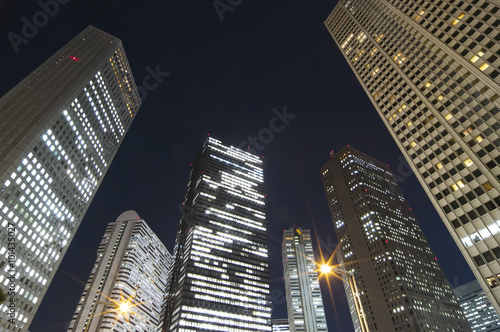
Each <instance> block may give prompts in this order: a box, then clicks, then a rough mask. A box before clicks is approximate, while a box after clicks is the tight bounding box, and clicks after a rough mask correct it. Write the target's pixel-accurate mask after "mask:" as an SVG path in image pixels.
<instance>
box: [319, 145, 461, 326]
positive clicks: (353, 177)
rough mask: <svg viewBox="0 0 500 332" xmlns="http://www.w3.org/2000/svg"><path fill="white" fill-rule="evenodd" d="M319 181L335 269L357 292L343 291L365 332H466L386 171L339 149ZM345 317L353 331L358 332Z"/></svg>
mask: <svg viewBox="0 0 500 332" xmlns="http://www.w3.org/2000/svg"><path fill="white" fill-rule="evenodd" d="M321 175H322V180H323V186H324V189H325V193H326V196H327V200H328V205H329V207H330V212H331V215H332V219H333V223H334V227H335V232H336V233H337V238H338V239H339V241H340V244H339V245H340V248H339V250H340V253H341V263H342V267H343V268H344V269H345V270H347V271H349V272H351V273H353V275H354V277H355V281H356V285H357V291H355V290H353V289H351V288H350V286H349V287H346V289H349V292H347V299H348V301H349V302H352V301H353V297H355V296H358V295H356V293H357V294H359V300H360V301H358V303H360V304H361V305H362V309H363V310H362V312H363V313H364V315H365V317H366V322H367V325H368V330H369V331H403V330H404V331H440V332H442V331H450V332H451V331H470V327H469V325H468V324H467V321H466V320H465V317H464V314H463V313H462V310H461V309H460V306H459V305H458V303H457V300H456V298H455V296H454V295H453V292H452V290H451V287H450V285H449V284H448V281H447V280H446V277H445V275H444V273H443V271H442V270H441V267H440V266H439V264H438V263H437V259H436V258H435V256H434V254H433V252H432V250H431V248H430V247H429V244H428V243H427V240H426V238H425V236H424V234H423V232H422V230H421V229H420V226H419V225H418V223H417V221H416V220H415V217H414V215H413V212H412V211H411V208H410V206H409V205H408V203H407V201H406V199H405V197H404V196H403V193H402V192H401V189H400V188H399V186H398V184H397V182H396V179H395V178H394V176H393V175H392V173H391V171H390V169H389V167H388V166H387V165H385V164H382V163H381V162H379V161H377V160H375V159H373V158H371V157H369V156H367V155H365V154H363V153H361V152H359V151H357V150H355V149H353V148H351V147H344V148H342V149H341V150H340V151H339V152H338V153H336V154H335V155H333V156H332V157H331V158H330V160H329V161H328V162H327V163H326V164H325V166H323V167H322V168H321ZM357 298H358V297H357ZM350 307H351V308H352V307H353V305H352V303H350ZM351 315H352V316H353V323H354V325H355V328H356V331H366V329H362V327H360V325H361V324H362V323H360V322H359V320H358V319H357V315H356V313H355V312H353V310H351Z"/></svg>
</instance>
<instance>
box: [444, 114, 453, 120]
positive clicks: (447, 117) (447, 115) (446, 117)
mask: <svg viewBox="0 0 500 332" xmlns="http://www.w3.org/2000/svg"><path fill="white" fill-rule="evenodd" d="M444 118H445V119H446V120H449V119H451V118H452V116H451V113H448V114H446V115H445V116H444Z"/></svg>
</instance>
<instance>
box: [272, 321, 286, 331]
mask: <svg viewBox="0 0 500 332" xmlns="http://www.w3.org/2000/svg"><path fill="white" fill-rule="evenodd" d="M272 325H273V332H290V328H289V326H288V319H287V318H280V319H273V320H272Z"/></svg>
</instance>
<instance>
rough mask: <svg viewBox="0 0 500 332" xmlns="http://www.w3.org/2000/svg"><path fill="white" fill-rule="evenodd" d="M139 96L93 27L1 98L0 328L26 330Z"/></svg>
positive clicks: (124, 64) (111, 43)
mask: <svg viewBox="0 0 500 332" xmlns="http://www.w3.org/2000/svg"><path fill="white" fill-rule="evenodd" d="M140 104H141V101H140V98H139V93H138V91H137V88H136V86H135V83H134V79H133V77H132V73H131V71H130V67H129V65H128V61H127V58H126V56H125V52H124V50H123V46H122V43H121V41H120V40H119V39H117V38H115V37H113V36H111V35H108V34H107V33H105V32H103V31H100V30H98V29H96V28H94V27H88V28H86V29H85V30H84V31H83V32H81V33H80V34H79V35H77V36H76V37H75V38H74V39H73V40H71V41H70V42H69V43H68V44H66V45H65V46H64V47H63V48H62V49H60V50H59V51H58V52H56V53H55V54H54V55H53V56H52V57H50V58H49V59H48V60H47V61H45V62H44V63H43V64H42V65H40V67H38V68H37V69H36V70H34V71H33V72H32V73H31V74H30V75H28V76H27V77H26V78H25V79H24V80H22V81H21V82H20V83H19V84H17V85H16V86H15V87H14V88H13V89H12V90H10V91H9V92H7V94H6V95H4V96H3V97H2V98H1V99H0V268H1V270H2V273H1V274H0V287H2V289H3V290H4V291H5V292H6V293H7V295H8V296H7V300H6V301H5V302H4V303H3V304H2V305H0V330H5V331H7V330H9V331H26V330H27V329H28V327H29V325H30V323H31V320H32V319H33V317H34V315H35V313H36V311H37V308H38V306H39V304H40V302H41V301H42V298H43V296H44V294H45V292H46V291H47V288H48V287H49V284H50V282H51V280H52V278H53V276H54V273H55V272H56V270H57V268H58V266H59V264H60V262H61V260H62V258H63V256H64V254H65V253H66V250H67V249H68V245H69V243H70V242H71V240H72V239H73V236H74V234H75V232H76V230H77V228H78V226H79V225H80V222H81V220H82V218H83V216H84V214H85V212H86V211H87V208H88V206H89V205H90V202H91V201H92V198H93V196H94V194H95V192H96V191H97V188H98V187H99V184H100V183H101V181H102V179H103V177H104V175H105V173H106V171H107V169H108V167H109V165H110V163H111V161H112V160H113V158H114V156H115V153H116V151H117V149H118V147H119V146H120V144H121V143H122V141H123V139H124V136H125V134H126V132H127V130H128V129H129V127H130V125H131V123H132V120H133V119H134V116H135V114H136V113H137V111H138V109H139V106H140Z"/></svg>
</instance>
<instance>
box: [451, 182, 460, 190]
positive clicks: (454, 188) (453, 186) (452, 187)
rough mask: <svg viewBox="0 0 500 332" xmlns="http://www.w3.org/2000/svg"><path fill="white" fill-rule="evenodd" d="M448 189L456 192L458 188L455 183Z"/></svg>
mask: <svg viewBox="0 0 500 332" xmlns="http://www.w3.org/2000/svg"><path fill="white" fill-rule="evenodd" d="M450 188H451V189H452V190H453V191H457V190H458V186H457V185H456V184H455V183H453V184H452V185H451V186H450Z"/></svg>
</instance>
